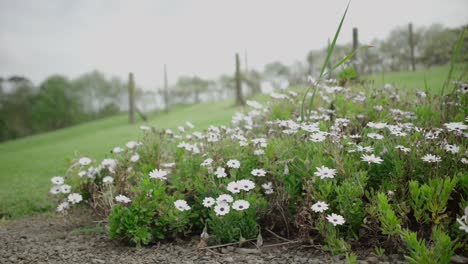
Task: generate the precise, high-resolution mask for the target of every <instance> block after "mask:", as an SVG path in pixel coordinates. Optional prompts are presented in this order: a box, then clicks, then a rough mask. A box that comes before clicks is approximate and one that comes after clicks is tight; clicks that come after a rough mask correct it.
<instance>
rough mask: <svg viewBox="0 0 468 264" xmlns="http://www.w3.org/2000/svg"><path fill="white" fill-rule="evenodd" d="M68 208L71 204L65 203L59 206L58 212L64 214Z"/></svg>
mask: <svg viewBox="0 0 468 264" xmlns="http://www.w3.org/2000/svg"><path fill="white" fill-rule="evenodd" d="M68 208H70V204H69V203H68V202H63V203H61V204H59V205H58V206H57V212H59V213H63V212H65V211H66V210H67V209H68Z"/></svg>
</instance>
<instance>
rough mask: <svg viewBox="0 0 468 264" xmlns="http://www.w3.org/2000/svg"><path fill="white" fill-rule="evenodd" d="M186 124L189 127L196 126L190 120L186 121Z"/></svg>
mask: <svg viewBox="0 0 468 264" xmlns="http://www.w3.org/2000/svg"><path fill="white" fill-rule="evenodd" d="M185 124H186V125H187V126H188V127H189V128H194V127H195V126H194V125H193V124H192V123H190V122H189V121H186V122H185Z"/></svg>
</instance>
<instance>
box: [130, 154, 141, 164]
mask: <svg viewBox="0 0 468 264" xmlns="http://www.w3.org/2000/svg"><path fill="white" fill-rule="evenodd" d="M139 159H140V155H138V154H136V153H135V154H134V155H132V156H131V157H130V161H131V162H137V161H138V160H139Z"/></svg>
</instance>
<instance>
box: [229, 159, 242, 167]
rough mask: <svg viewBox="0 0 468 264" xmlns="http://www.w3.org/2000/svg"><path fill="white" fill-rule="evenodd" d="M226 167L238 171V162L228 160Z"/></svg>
mask: <svg viewBox="0 0 468 264" xmlns="http://www.w3.org/2000/svg"><path fill="white" fill-rule="evenodd" d="M227 166H228V167H229V168H233V169H238V168H240V162H239V161H238V160H228V162H227Z"/></svg>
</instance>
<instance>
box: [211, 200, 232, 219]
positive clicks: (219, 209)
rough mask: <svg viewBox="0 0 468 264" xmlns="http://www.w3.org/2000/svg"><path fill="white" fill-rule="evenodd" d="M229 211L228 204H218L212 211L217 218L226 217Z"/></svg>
mask: <svg viewBox="0 0 468 264" xmlns="http://www.w3.org/2000/svg"><path fill="white" fill-rule="evenodd" d="M230 210H231V209H230V208H229V204H228V203H218V204H217V205H216V206H215V207H214V211H215V213H216V215H217V216H223V215H226V214H228V213H229V211H230Z"/></svg>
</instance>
